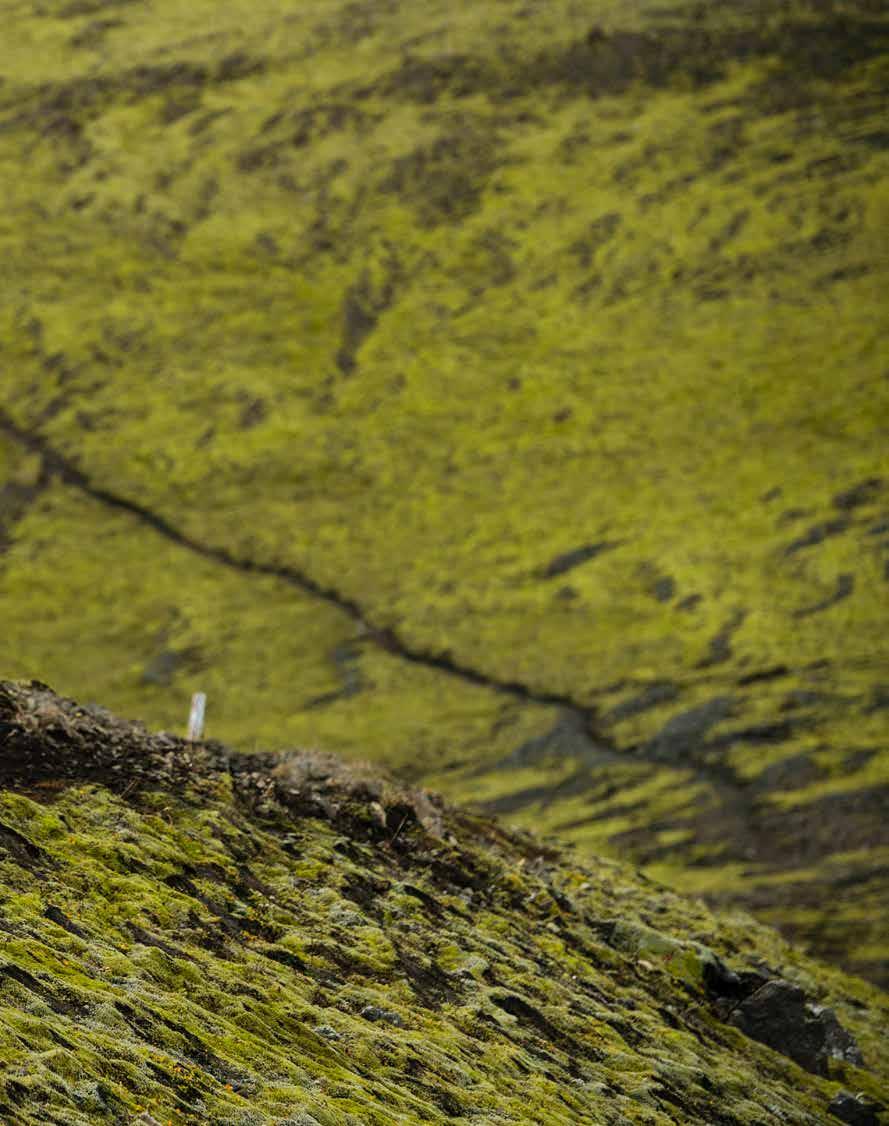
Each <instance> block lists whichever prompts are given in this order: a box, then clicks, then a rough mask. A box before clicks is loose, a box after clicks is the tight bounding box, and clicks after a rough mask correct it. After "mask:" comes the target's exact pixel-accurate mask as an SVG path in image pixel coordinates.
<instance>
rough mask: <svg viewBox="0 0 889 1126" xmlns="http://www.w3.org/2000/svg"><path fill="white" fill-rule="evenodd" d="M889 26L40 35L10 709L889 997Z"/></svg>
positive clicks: (0, 172) (15, 295)
mask: <svg viewBox="0 0 889 1126" xmlns="http://www.w3.org/2000/svg"><path fill="white" fill-rule="evenodd" d="M883 7H884V6H883V5H882V4H879V3H874V2H873V0H782V2H778V0H763V2H759V3H756V4H750V3H747V2H746V0H728V2H726V3H719V4H716V3H713V4H701V3H698V2H694V3H690V2H687V0H672V2H671V3H665V2H661V3H656V2H654V0H636V2H634V3H632V4H629V3H626V0H620V2H618V0H599V2H593V0H590V2H586V0H584V2H579V0H547V2H546V3H528V2H527V0H489V2H480V0H463V2H453V0H447V2H444V0H437V2H436V0H401V2H399V3H385V2H381V0H373V2H364V0H358V2H355V0H320V2H319V0H312V2H311V3H308V2H303V0H251V2H250V3H249V4H245V3H226V4H219V3H217V2H216V0H192V2H190V3H189V4H181V3H178V2H174V0H153V2H152V3H150V4H148V3H144V2H140V0H133V2H128V3H119V2H111V0H108V2H107V3H103V2H102V0H41V2H40V3H37V2H36V0H34V2H29V0H14V2H13V3H7V4H5V5H4V7H3V13H2V20H3V26H2V36H0V187H2V196H3V208H2V210H0V287H2V289H0V291H2V296H3V301H2V302H0V475H2V481H3V484H2V485H0V669H2V673H3V675H8V676H19V677H32V676H36V677H39V678H41V679H45V680H50V681H51V682H52V683H53V684H54V685H56V686H58V687H59V688H61V689H62V690H64V691H66V692H68V693H71V694H76V695H78V696H79V697H80V698H84V699H101V700H102V701H103V702H104V703H107V704H109V705H112V706H114V707H116V708H120V709H125V710H127V711H128V712H129V713H131V714H139V715H142V716H145V717H146V718H147V719H148V720H150V722H151V723H153V724H155V725H158V726H166V727H168V728H176V729H179V728H181V724H182V722H183V715H184V712H185V710H186V708H187V699H188V694H189V692H190V691H192V690H193V689H195V688H203V689H205V690H206V691H207V692H208V694H209V700H210V712H209V716H210V724H211V727H210V730H211V733H212V734H213V735H216V736H219V737H224V738H225V739H226V740H228V741H230V742H231V743H232V744H234V745H235V746H237V747H239V748H240V749H242V750H250V749H251V747H253V746H254V744H255V741H257V740H258V741H259V742H260V743H261V744H262V745H265V746H282V745H286V744H288V743H291V744H292V743H301V744H307V743H308V744H313V745H314V744H317V745H320V746H322V747H324V748H326V749H331V750H335V751H340V752H343V753H345V754H347V755H361V756H366V757H370V758H373V759H376V760H378V761H381V762H382V761H385V762H386V763H387V764H388V765H389V766H390V767H392V768H393V769H395V770H396V771H399V772H401V774H402V776H403V777H407V778H409V779H412V780H415V781H416V780H422V781H424V782H427V783H431V784H433V785H434V786H436V787H437V788H438V789H440V790H442V791H444V792H445V793H447V794H448V795H449V796H452V797H455V798H459V799H461V800H466V799H473V800H475V801H477V802H481V803H485V804H486V805H487V806H488V807H489V808H493V809H496V810H499V811H501V812H502V813H504V814H505V815H508V817H509V818H510V819H511V820H514V821H516V822H518V823H520V824H524V825H535V826H542V827H545V828H546V829H548V830H552V831H556V832H558V833H559V834H560V835H561V836H562V837H563V838H567V839H571V840H573V841H575V842H577V843H578V844H579V845H582V846H583V847H585V848H587V849H590V850H595V851H597V852H601V851H602V850H609V851H611V852H612V853H616V854H621V855H625V856H629V857H632V858H633V859H634V860H635V862H637V863H638V864H640V865H643V866H645V867H646V868H647V869H648V870H650V871H652V872H654V873H655V874H656V875H657V876H658V877H659V878H661V879H666V880H669V881H670V882H672V883H673V884H674V885H675V886H677V887H681V888H685V889H691V890H694V891H698V892H702V893H705V894H707V895H708V896H710V897H712V899H713V900H718V901H720V902H724V903H740V904H744V905H746V906H748V907H751V908H753V909H754V910H755V911H756V912H757V913H758V915H759V916H760V917H761V918H765V919H767V920H770V921H773V922H775V923H776V924H778V925H780V926H781V927H782V928H783V929H784V931H785V933H787V934H790V935H793V936H795V937H796V938H798V939H799V940H800V941H802V942H804V943H805V944H807V945H808V946H809V947H810V948H812V949H813V950H815V951H817V952H818V953H819V954H820V955H823V956H825V957H828V958H831V959H835V960H839V961H840V962H842V963H843V964H844V965H846V966H847V967H850V968H852V969H854V970H855V971H856V972H860V973H863V974H866V975H868V976H870V977H872V978H873V979H874V980H879V981H883V982H884V983H885V982H886V981H889V969H887V965H889V959H887V946H886V934H887V933H889V888H887V880H886V878H885V871H886V867H887V858H889V818H887V817H886V815H885V811H886V807H887V797H889V758H887V751H886V743H887V739H886V736H887V704H889V674H887V656H889V654H887V642H886V638H887V637H889V629H887V621H886V613H885V606H886V593H887V575H889V569H887V568H889V561H887V546H889V539H887V537H889V523H887V521H889V516H887V496H889V469H887V465H886V453H885V451H886V420H887V418H889V381H887V378H886V373H887V370H889V345H887V341H889V333H887V331H886V329H887V317H886V293H887V283H889V277H887V273H889V270H887V261H889V254H887V237H886V232H887V230H889V191H887V187H886V185H887V183H889V179H887V172H889V156H887V138H889V133H887V127H886V120H885V107H886V103H887V77H889V52H887V43H889V19H887V16H886V15H885V12H884V11H883Z"/></svg>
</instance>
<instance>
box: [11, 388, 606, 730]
mask: <svg viewBox="0 0 889 1126" xmlns="http://www.w3.org/2000/svg"><path fill="white" fill-rule="evenodd" d="M0 432H2V433H4V434H6V435H7V436H8V437H9V438H11V439H12V440H14V441H16V442H18V443H20V444H21V445H23V446H25V447H26V448H27V449H29V450H31V451H32V452H34V453H37V454H39V455H40V456H41V457H42V459H43V463H44V467H45V472H46V473H47V474H49V475H50V476H54V477H56V478H57V479H58V480H60V481H62V482H63V483H64V484H66V485H69V486H71V487H72V488H76V489H79V490H80V491H81V492H83V493H85V494H86V495H87V496H89V497H92V499H93V500H95V501H98V502H99V503H100V504H104V505H107V506H108V507H109V508H113V509H116V510H117V511H119V512H126V513H128V514H129V515H130V516H134V517H136V519H138V520H140V521H141V522H142V523H143V524H145V525H146V526H148V527H149V528H151V529H152V530H153V531H155V532H157V533H158V534H159V535H161V536H163V537H164V538H165V539H167V540H169V541H170V542H171V543H175V544H177V545H178V546H179V547H182V548H185V549H186V550H188V551H191V552H193V553H194V554H196V555H200V556H201V557H202V558H204V559H210V560H212V561H213V562H215V563H219V564H221V565H222V566H224V567H228V568H230V569H232V570H236V571H240V572H242V573H243V574H248V575H267V576H270V577H272V578H276V579H280V580H281V581H282V582H285V583H288V584H289V585H290V586H292V587H295V588H297V589H298V590H301V591H302V592H303V593H304V594H308V595H311V596H312V597H313V598H318V599H321V600H322V601H323V602H326V603H327V604H328V605H330V606H334V607H336V608H337V609H338V610H341V611H342V612H343V613H344V614H346V615H348V616H349V617H350V618H351V619H352V621H353V622H355V624H356V625H357V626H358V627H359V628H360V630H361V632H362V634H363V635H364V639H365V640H367V641H369V642H371V643H373V644H375V645H377V646H379V647H380V648H382V649H385V650H386V651H387V652H389V653H391V654H393V655H394V656H397V657H400V658H402V659H403V660H405V661H409V662H410V663H411V664H414V665H420V666H422V667H424V668H429V669H434V670H435V671H436V672H440V673H444V674H445V675H446V676H451V677H454V678H456V679H458V680H462V681H464V682H466V683H468V684H474V685H477V686H478V687H480V688H487V689H490V690H491V691H492V692H498V693H501V694H503V695H506V696H512V697H513V698H514V699H517V700H520V701H523V702H525V703H528V704H537V705H540V706H543V707H553V706H555V707H562V708H567V709H569V710H570V711H573V712H576V713H577V714H578V715H579V716H580V717H581V718H582V721H583V724H584V726H585V728H586V729H587V730H588V731H589V732H590V734H591V735H593V737H594V738H595V739H596V740H597V741H599V742H601V743H603V744H605V745H608V746H611V745H612V744H611V743H610V741H609V740H607V739H606V738H605V737H604V736H602V735H601V734H600V733H599V732H598V730H597V729H596V712H595V709H594V708H589V707H584V706H582V705H580V704H578V703H577V701H575V700H574V699H572V698H571V697H570V696H568V695H565V694H563V693H560V692H547V691H545V690H542V689H539V688H533V687H531V686H529V685H527V684H523V683H521V682H520V681H517V680H500V679H498V678H497V677H494V676H491V675H489V674H488V673H485V672H483V671H482V670H480V669H477V668H474V667H473V666H471V665H467V664H464V663H463V662H462V661H460V660H459V659H458V658H456V657H454V655H453V654H452V653H450V652H448V651H443V652H436V653H434V652H427V651H425V650H423V649H419V648H417V647H416V646H414V645H411V644H410V643H409V642H407V641H406V640H405V639H404V638H403V637H401V636H400V635H399V634H398V632H397V631H396V630H394V629H393V628H392V627H391V626H379V625H376V624H374V623H373V622H372V621H371V620H370V619H369V617H368V615H367V613H366V612H365V611H364V610H363V609H362V607H361V606H360V605H359V604H358V603H357V602H356V601H355V600H354V599H353V598H350V597H349V596H348V595H347V594H344V593H343V592H342V591H340V590H337V589H336V588H335V587H331V586H327V585H325V584H324V583H320V582H318V581H317V580H316V579H314V578H312V577H311V576H310V575H307V574H306V573H305V572H303V571H300V570H299V569H297V568H295V567H289V566H285V565H283V564H272V563H259V562H257V561H256V560H253V559H242V558H239V557H238V556H236V555H233V554H232V553H231V552H230V551H228V550H227V549H226V548H224V547H215V546H213V545H211V544H205V543H201V542H200V541H199V540H196V539H193V538H192V537H191V536H190V535H188V534H187V533H186V532H183V531H182V530H180V529H179V528H177V527H176V526H175V525H174V524H171V523H170V521H169V520H167V519H166V518H165V517H163V516H161V515H159V514H158V513H156V512H153V511H152V510H151V509H149V508H146V507H145V505H142V504H140V503H139V502H138V501H134V500H130V499H129V498H127V497H123V496H119V495H118V494H117V493H114V492H111V491H110V490H109V489H105V488H103V487H102V486H100V485H96V484H94V482H93V481H92V480H91V479H90V478H89V477H88V476H87V474H86V473H84V472H83V470H81V469H79V468H78V467H77V466H76V465H75V464H73V462H71V461H69V460H68V458H66V457H65V456H64V455H63V454H60V453H59V452H58V451H57V450H54V449H53V448H52V447H51V446H50V445H49V443H48V442H47V441H46V439H45V438H43V437H42V436H41V435H39V434H35V433H32V432H30V431H28V430H25V429H24V428H22V427H20V426H19V425H18V424H17V423H16V422H14V421H13V419H12V418H11V417H10V416H9V414H8V413H7V412H6V411H5V410H4V409H3V408H2V407H0Z"/></svg>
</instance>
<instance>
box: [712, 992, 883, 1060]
mask: <svg viewBox="0 0 889 1126" xmlns="http://www.w3.org/2000/svg"><path fill="white" fill-rule="evenodd" d="M729 1022H730V1023H731V1024H733V1025H735V1027H736V1028H740V1030H741V1031H742V1032H744V1033H746V1034H747V1035H748V1036H750V1037H751V1038H752V1039H754V1040H759V1041H760V1042H761V1043H763V1044H768V1046H769V1047H770V1048H774V1049H775V1051H777V1052H781V1053H782V1054H783V1055H785V1056H789V1057H790V1058H791V1059H792V1060H794V1061H795V1062H796V1063H798V1064H799V1065H800V1067H804V1068H805V1069H806V1071H811V1072H813V1073H814V1074H815V1075H828V1074H829V1066H830V1063H831V1061H832V1060H837V1061H841V1062H845V1063H853V1064H858V1065H860V1064H861V1063H862V1062H863V1061H862V1058H861V1052H860V1051H859V1050H858V1045H857V1044H856V1043H855V1041H854V1039H853V1038H852V1037H851V1036H850V1035H849V1033H848V1032H846V1030H845V1029H844V1028H843V1027H842V1025H841V1024H840V1022H839V1021H838V1020H837V1018H836V1015H835V1014H834V1012H833V1010H832V1009H826V1008H820V1007H819V1006H817V1005H813V1004H810V1003H809V1002H808V1001H807V1000H806V995H805V993H804V992H803V990H802V989H800V988H799V986H797V985H793V984H792V983H791V982H789V981H781V980H774V981H768V982H766V983H765V985H763V986H761V987H760V988H759V989H757V990H756V992H755V993H752V994H751V995H750V996H749V997H747V998H745V1000H743V1001H742V1002H741V1004H740V1005H738V1007H737V1008H736V1009H735V1010H734V1012H733V1013H732V1014H731V1016H730V1017H729Z"/></svg>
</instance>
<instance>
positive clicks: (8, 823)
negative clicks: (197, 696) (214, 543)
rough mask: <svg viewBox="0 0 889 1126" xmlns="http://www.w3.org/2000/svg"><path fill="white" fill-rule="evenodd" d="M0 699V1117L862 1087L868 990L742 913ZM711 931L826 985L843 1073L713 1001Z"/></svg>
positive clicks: (742, 1112) (486, 824) (687, 1101)
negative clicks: (717, 910)
mask: <svg viewBox="0 0 889 1126" xmlns="http://www.w3.org/2000/svg"><path fill="white" fill-rule="evenodd" d="M0 722H2V723H3V724H4V725H5V726H4V740H5V741H6V744H5V745H6V747H7V748H8V750H9V753H8V754H6V753H4V754H3V755H0V770H2V777H3V793H2V796H0V807H2V812H0V822H2V826H3V828H2V837H0V843H2V848H3V853H4V858H3V860H2V862H0V867H2V882H3V890H4V896H3V903H2V906H0V911H2V916H3V925H4V929H5V930H6V933H7V938H8V941H7V943H6V945H5V948H4V949H5V954H4V966H3V967H2V973H0V977H2V990H0V1005H2V1006H3V1008H4V1020H3V1022H2V1023H3V1025H4V1027H5V1028H6V1029H7V1030H8V1032H9V1036H8V1037H4V1043H3V1045H2V1046H0V1052H2V1054H3V1059H4V1065H5V1066H4V1069H3V1070H4V1075H3V1079H2V1080H0V1092H2V1093H0V1102H2V1112H3V1114H4V1116H5V1118H6V1120H7V1121H9V1122H11V1123H16V1124H18V1123H22V1124H23V1126H24V1124H28V1123H32V1122H33V1123H36V1122H41V1123H43V1122H59V1123H61V1122H65V1123H71V1122H79V1121H83V1122H87V1121H90V1122H96V1121H106V1120H107V1121H117V1120H119V1119H120V1118H121V1117H127V1118H132V1119H133V1120H136V1121H138V1115H139V1114H141V1113H143V1112H144V1111H146V1110H147V1111H148V1112H149V1113H150V1114H151V1115H152V1116H153V1117H154V1118H155V1119H157V1120H158V1121H173V1122H183V1123H189V1122H198V1121H206V1120H207V1118H212V1120H213V1121H219V1122H231V1123H244V1124H246V1123H247V1122H254V1123H255V1122H270V1123H271V1122H277V1123H282V1124H283V1123H291V1122H294V1121H303V1122H306V1123H309V1122H312V1121H315V1122H320V1123H323V1124H330V1126H333V1124H338V1123H346V1122H355V1123H358V1122H362V1123H364V1122H374V1123H380V1124H381V1126H382V1124H385V1123H389V1122H393V1123H394V1122H398V1121H402V1122H424V1121H427V1122H437V1121H467V1122H469V1121H490V1122H505V1123H506V1122H517V1123H518V1122H527V1121H529V1120H533V1121H536V1122H541V1123H553V1124H555V1123H562V1122H564V1123H568V1122H590V1123H602V1124H607V1123H618V1122H627V1121H632V1122H650V1123H652V1124H653V1123H660V1122H671V1121H683V1122H708V1123H711V1122H715V1121H718V1122H722V1123H725V1124H726V1126H729V1124H732V1123H746V1122H749V1121H753V1120H766V1119H765V1118H763V1116H764V1115H766V1116H767V1117H768V1116H772V1117H775V1119H776V1120H777V1118H779V1117H780V1119H781V1120H782V1121H785V1122H799V1123H804V1122H810V1121H813V1120H816V1119H817V1120H820V1119H821V1118H822V1117H823V1116H824V1114H825V1113H826V1107H827V1104H828V1103H829V1101H830V1100H831V1098H832V1097H833V1096H834V1094H835V1093H836V1091H837V1090H838V1086H837V1081H840V1082H842V1083H843V1084H844V1085H846V1086H851V1087H853V1088H854V1089H855V1090H862V1091H866V1092H868V1094H869V1096H870V1097H871V1098H878V1097H879V1094H880V1086H881V1082H882V1079H883V1078H885V1077H886V1075H887V1068H889V1057H887V1053H886V1044H885V1042H884V1040H883V1038H882V1037H881V1035H880V1033H881V1027H882V1026H883V1023H884V1021H885V1015H886V1013H885V997H883V996H882V995H881V994H880V993H879V991H877V990H875V989H873V988H872V987H869V986H867V985H865V984H864V983H863V982H860V981H857V980H855V979H852V978H847V977H844V976H843V975H842V974H840V973H838V972H837V971H835V970H830V969H828V968H826V967H823V966H819V965H818V964H817V963H814V962H811V961H810V960H808V959H806V958H805V957H803V956H801V955H799V954H798V953H797V952H795V951H793V950H792V949H791V948H790V947H788V946H787V945H786V944H785V943H783V942H782V941H781V940H780V939H779V938H778V937H777V935H776V934H775V933H774V932H771V931H769V930H768V929H767V928H765V927H761V926H757V925H756V924H754V923H752V922H751V921H750V920H749V919H745V918H743V917H737V918H734V919H732V918H729V917H723V918H720V917H717V916H714V915H712V914H711V913H710V912H709V911H707V909H706V908H704V907H703V905H701V904H699V903H698V904H696V903H693V902H689V901H684V900H682V899H681V898H680V897H678V896H676V895H675V894H673V893H671V892H669V891H667V890H666V889H664V888H661V887H658V886H657V885H655V884H653V883H651V882H649V881H645V880H644V879H643V878H641V877H639V876H638V875H636V874H634V873H633V872H632V871H631V870H630V869H627V868H626V867H623V866H621V865H619V864H615V863H612V862H609V861H600V862H597V864H596V866H595V867H592V868H591V867H588V866H585V865H584V864H581V863H578V862H577V860H576V858H575V857H574V856H572V855H571V854H570V853H566V852H564V851H560V850H554V849H551V848H549V847H547V846H544V845H543V844H542V843H541V842H540V841H537V840H535V839H534V838H532V837H530V836H520V835H516V834H510V833H506V832H504V831H502V830H500V829H498V827H497V826H496V825H495V824H493V823H491V822H490V821H486V820H484V819H480V818H474V817H471V816H469V815H467V814H465V813H462V814H461V813H457V812H455V811H453V810H451V809H449V808H448V807H445V806H442V805H436V804H435V803H430V802H429V799H428V798H425V797H423V796H422V795H419V794H409V793H406V792H405V791H403V790H399V788H398V787H395V786H394V785H392V784H391V783H386V782H384V781H378V780H377V779H375V778H373V776H372V774H370V773H365V774H361V773H358V774H356V773H355V772H354V770H353V769H352V768H350V767H348V766H340V767H336V766H334V765H333V764H331V763H330V762H328V761H325V762H319V761H318V760H317V759H314V760H313V758H312V756H306V755H302V756H300V755H291V756H289V757H288V756H284V757H280V758H278V759H275V758H273V757H272V756H262V755H254V756H244V755H230V754H227V752H226V751H225V749H224V748H222V747H221V746H219V745H218V744H207V745H201V744H192V745H189V744H186V743H183V742H182V741H180V740H175V739H172V738H170V737H168V736H161V737H156V736H150V735H148V734H147V733H146V732H145V731H144V729H141V728H138V727H133V726H131V725H128V724H124V723H122V722H120V721H118V720H115V719H114V718H113V717H112V716H110V715H109V714H108V713H105V712H101V711H100V710H97V709H81V708H77V707H76V706H74V705H72V704H71V702H70V701H66V700H63V699H60V698H58V697H54V696H53V695H52V693H51V692H49V691H48V690H47V689H45V687H43V686H39V685H34V684H32V685H30V686H25V685H19V686H15V685H10V684H4V685H2V687H0ZM10 732H11V733H10ZM331 771H333V773H331ZM66 776H67V778H66ZM276 780H277V781H276ZM294 782H296V788H294ZM85 783H86V784H85ZM276 784H277V785H278V788H277V789H276V788H275V787H276ZM418 803H419V804H418ZM35 875H39V890H37V891H35V883H34V880H35ZM615 919H617V920H619V921H620V927H621V928H623V929H621V930H620V933H618V932H617V931H614V920H615ZM609 920H612V921H611V922H609ZM612 931H614V933H613V934H612ZM609 935H611V937H610V938H609V937H607V936H609ZM603 936H605V937H604V938H603ZM714 952H715V955H719V956H721V957H724V958H728V959H729V960H730V961H731V962H732V964H733V965H734V966H735V967H736V968H738V969H741V968H743V967H746V966H753V965H754V964H762V963H765V964H768V965H769V966H770V967H772V969H773V970H779V971H780V972H781V973H782V974H783V975H785V976H787V977H790V978H791V979H792V980H794V981H796V982H798V983H799V984H800V985H802V986H803V987H804V988H805V989H806V991H807V992H808V993H809V994H810V996H812V997H815V998H817V1000H818V1001H819V1003H830V1004H831V1005H832V1006H834V1007H835V1009H836V1011H837V1013H838V1015H839V1016H840V1019H841V1020H842V1022H843V1024H844V1025H846V1027H848V1028H849V1029H850V1030H851V1031H852V1033H853V1034H854V1035H855V1037H856V1038H857V1040H858V1043H859V1046H860V1048H861V1050H862V1052H863V1054H864V1058H865V1062H866V1067H865V1068H861V1067H855V1066H852V1065H850V1064H848V1063H840V1062H838V1061H837V1062H834V1063H832V1064H831V1065H830V1066H831V1077H830V1078H819V1077H817V1076H815V1075H812V1074H810V1073H808V1072H806V1071H802V1070H800V1069H799V1068H798V1067H796V1065H794V1064H792V1063H791V1062H790V1061H788V1060H786V1059H785V1058H784V1057H782V1056H781V1055H779V1054H777V1053H775V1052H773V1051H771V1050H769V1049H767V1048H764V1047H762V1046H761V1045H759V1044H757V1043H755V1042H754V1041H751V1040H748V1039H747V1038H746V1037H744V1036H743V1035H742V1034H741V1033H739V1032H738V1031H737V1030H735V1029H733V1028H731V1027H730V1026H729V1025H727V1024H724V1023H722V1022H721V1021H720V1020H719V1019H718V1018H717V1017H716V1016H715V1014H714V1013H713V1012H712V1011H711V1008H710V1005H709V1002H708V1001H707V997H706V993H705V992H704V990H703V985H702V981H701V977H700V971H701V965H702V962H701V959H704V960H706V959H709V958H713V957H714ZM661 963H663V965H662V964H661ZM301 1115H302V1116H303V1117H302V1118H301V1117H300V1116H301Z"/></svg>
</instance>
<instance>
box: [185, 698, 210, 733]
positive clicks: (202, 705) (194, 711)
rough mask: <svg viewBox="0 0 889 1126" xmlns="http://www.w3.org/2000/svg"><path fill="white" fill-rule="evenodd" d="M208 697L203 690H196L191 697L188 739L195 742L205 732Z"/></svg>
mask: <svg viewBox="0 0 889 1126" xmlns="http://www.w3.org/2000/svg"><path fill="white" fill-rule="evenodd" d="M206 707H207V697H206V695H205V694H204V693H203V692H195V693H194V695H193V696H192V698H191V711H190V712H189V713H188V739H189V742H191V743H194V742H196V741H197V740H198V739H200V738H201V736H202V735H203V734H204V711H205V709H206Z"/></svg>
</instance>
